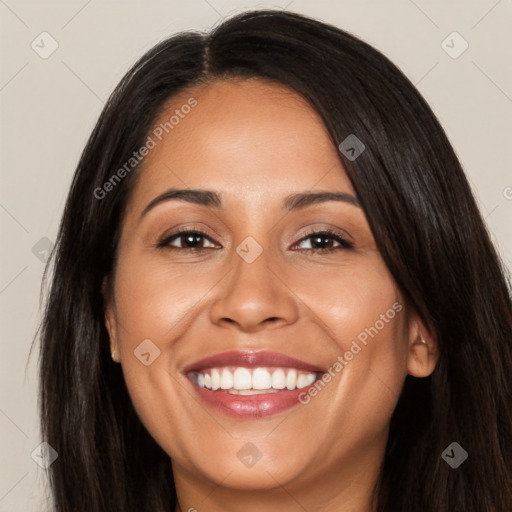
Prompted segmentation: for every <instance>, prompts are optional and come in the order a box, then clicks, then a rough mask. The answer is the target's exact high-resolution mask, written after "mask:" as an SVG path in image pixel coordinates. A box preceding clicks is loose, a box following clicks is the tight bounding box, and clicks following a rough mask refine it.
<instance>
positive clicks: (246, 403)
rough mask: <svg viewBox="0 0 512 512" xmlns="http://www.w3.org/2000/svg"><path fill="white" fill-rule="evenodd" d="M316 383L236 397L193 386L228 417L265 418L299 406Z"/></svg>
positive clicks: (194, 384)
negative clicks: (303, 394) (297, 387)
mask: <svg viewBox="0 0 512 512" xmlns="http://www.w3.org/2000/svg"><path fill="white" fill-rule="evenodd" d="M317 380H318V379H317ZM316 382H317V381H316V380H315V381H314V382H312V383H311V384H310V385H309V386H305V387H303V388H301V389H294V390H293V391H288V390H287V391H278V392H277V393H262V394H259V395H235V394H231V393H228V392H227V391H211V390H209V389H206V388H202V387H200V386H198V385H197V384H196V383H194V382H192V385H193V387H194V389H195V390H196V393H197V394H198V395H199V397H200V398H201V399H202V400H203V401H204V402H206V403H207V404H208V405H209V406H211V407H212V408H213V409H216V410H218V411H220V412H222V413H224V414H227V415H228V416H233V417H237V418H263V417H265V416H271V415H272V414H277V413H279V412H281V411H285V410H286V409H290V408H291V407H293V406H295V405H297V404H299V403H300V402H299V396H300V395H302V393H307V392H308V390H309V388H310V387H312V386H314V385H315V383H316Z"/></svg>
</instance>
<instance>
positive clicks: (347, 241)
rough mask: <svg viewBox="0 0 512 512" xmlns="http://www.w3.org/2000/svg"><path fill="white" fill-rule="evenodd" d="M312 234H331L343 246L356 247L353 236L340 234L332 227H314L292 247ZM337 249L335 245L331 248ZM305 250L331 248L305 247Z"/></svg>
mask: <svg viewBox="0 0 512 512" xmlns="http://www.w3.org/2000/svg"><path fill="white" fill-rule="evenodd" d="M312 235H326V236H330V237H332V238H334V239H336V240H337V242H338V243H339V244H340V245H341V247H343V248H347V249H354V247H355V244H354V242H353V241H352V237H350V235H349V234H348V233H347V235H348V236H344V235H342V234H340V233H339V232H338V231H335V230H333V229H330V228H318V227H316V228H312V229H310V230H308V231H306V232H305V233H303V234H302V235H301V237H300V239H299V240H298V241H297V242H295V243H294V244H293V246H292V247H295V246H297V245H298V244H299V243H301V242H303V241H304V240H305V239H307V238H309V237H310V236H312ZM333 249H336V247H333V248H332V249H331V250H333ZM303 250H305V251H322V250H323V251H328V250H329V249H303Z"/></svg>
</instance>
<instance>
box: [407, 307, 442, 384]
mask: <svg viewBox="0 0 512 512" xmlns="http://www.w3.org/2000/svg"><path fill="white" fill-rule="evenodd" d="M438 359H439V343H438V341H437V338H436V336H435V334H434V333H433V331H432V330H431V329H429V328H428V327H427V326H426V325H425V323H424V322H423V321H422V320H420V318H419V317H418V315H417V314H414V315H413V318H412V319H411V320H410V323H409V345H408V353H407V373H408V374H409V375H412V376H413V377H428V376H429V375H430V374H431V373H432V372H433V371H434V369H435V367H436V364H437V361H438Z"/></svg>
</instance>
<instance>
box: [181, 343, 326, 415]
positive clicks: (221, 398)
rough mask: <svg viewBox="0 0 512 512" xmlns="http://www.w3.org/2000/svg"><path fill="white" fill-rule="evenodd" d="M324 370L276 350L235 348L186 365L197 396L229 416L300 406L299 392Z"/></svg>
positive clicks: (278, 410)
mask: <svg viewBox="0 0 512 512" xmlns="http://www.w3.org/2000/svg"><path fill="white" fill-rule="evenodd" d="M323 373H324V371H323V370H322V369H321V368H319V367H315V366H313V365H310V364H308V363H306V362H304V361H300V360H298V359H295V358H293V357H291V356H286V355H283V354H277V353H274V352H266V351H265V352H241V351H232V352H225V353H223V354H218V355H215V356H211V357H208V358H205V359H202V360H200V361H197V362H196V363H193V364H192V365H189V366H188V367H186V368H185V374H186V376H187V377H188V380H189V381H190V382H191V383H192V385H193V387H194V389H195V391H196V393H197V395H198V396H199V397H200V398H201V400H202V401H204V402H205V403H206V405H208V406H209V407H211V408H213V409H215V410H216V411H219V412H222V413H223V414H227V415H229V416H234V417H240V418H241V417H245V418H260V417H263V416H268V415H271V414H276V413H278V412H281V411H283V410H285V409H289V408H291V407H293V406H295V405H298V404H299V403H300V402H299V394H300V393H301V390H305V389H306V388H308V387H309V386H311V385H313V384H314V382H315V381H316V380H317V379H319V378H320V377H321V376H322V375H323Z"/></svg>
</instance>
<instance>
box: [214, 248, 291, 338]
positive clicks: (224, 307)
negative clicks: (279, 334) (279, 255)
mask: <svg viewBox="0 0 512 512" xmlns="http://www.w3.org/2000/svg"><path fill="white" fill-rule="evenodd" d="M269 263H270V262H269V258H268V257H267V255H266V251H265V250H264V251H263V253H262V254H261V255H260V256H259V257H258V258H257V259H256V260H255V261H253V262H252V263H247V262H246V261H244V260H243V259H242V258H241V257H240V256H238V254H236V253H235V254H234V256H233V268H232V269H231V272H229V273H228V274H227V275H226V277H225V278H224V279H223V280H222V281H221V283H219V285H220V287H219V288H218V295H217V297H216V298H215V300H214V302H213V304H212V306H211V309H210V317H211V321H212V322H213V323H214V324H216V325H220V326H222V327H227V326H230V325H231V326H232V325H234V326H236V327H237V328H238V329H239V330H241V331H243V332H258V331H260V330H263V329H268V328H272V329H274V328H278V327H281V326H284V325H287V324H290V325H291V324H293V323H295V322H296V321H297V319H298V313H299V308H298V304H297V300H298V299H297V296H296V295H295V294H294V293H293V291H292V290H291V289H290V287H289V285H287V284H286V283H285V279H283V277H284V275H282V273H280V272H279V270H278V268H277V265H276V264H275V262H274V264H273V265H272V268H271V267H270V266H269ZM280 274H281V275H280Z"/></svg>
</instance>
